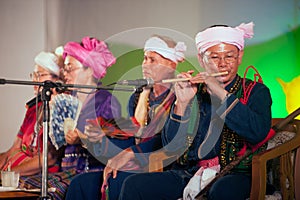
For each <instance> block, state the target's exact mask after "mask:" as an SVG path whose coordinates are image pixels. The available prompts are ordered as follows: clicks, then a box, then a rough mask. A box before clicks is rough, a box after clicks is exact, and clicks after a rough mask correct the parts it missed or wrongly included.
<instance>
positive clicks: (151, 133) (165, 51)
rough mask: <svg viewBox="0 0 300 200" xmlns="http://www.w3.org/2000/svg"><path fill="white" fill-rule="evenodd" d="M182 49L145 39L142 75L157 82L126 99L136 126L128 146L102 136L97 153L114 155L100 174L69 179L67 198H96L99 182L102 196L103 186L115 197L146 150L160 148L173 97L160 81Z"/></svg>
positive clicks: (160, 38)
mask: <svg viewBox="0 0 300 200" xmlns="http://www.w3.org/2000/svg"><path fill="white" fill-rule="evenodd" d="M185 51H186V46H185V44H184V43H183V42H177V43H176V42H175V41H173V40H172V39H171V38H169V37H166V36H160V35H155V36H153V37H151V38H149V39H148V40H147V41H146V43H145V46H144V60H143V64H142V69H143V76H144V77H143V78H151V79H153V81H154V82H156V83H157V84H154V85H153V87H151V88H150V87H144V88H143V91H142V92H140V91H139V92H136V93H135V94H133V95H132V96H131V97H130V99H129V103H128V114H129V116H130V119H131V122H132V124H133V126H134V127H136V129H135V131H132V132H133V134H134V137H131V138H128V139H126V141H127V144H128V146H127V147H125V146H124V140H123V141H122V140H120V139H116V138H109V139H108V138H107V137H103V138H102V141H101V143H100V145H99V146H100V148H98V150H97V152H96V154H98V155H103V156H107V157H109V155H111V154H112V153H114V155H113V157H111V158H110V159H109V160H108V162H107V166H106V167H105V169H104V172H103V173H102V172H98V173H97V172H95V173H87V174H82V175H80V176H77V177H76V178H75V179H74V180H72V182H71V185H70V186H69V188H68V192H67V196H66V199H72V200H74V199H99V198H100V194H101V193H100V190H99V187H100V186H101V184H102V182H103V183H104V184H102V199H103V198H104V196H105V194H106V191H105V188H106V186H108V196H109V199H110V200H114V199H117V198H118V196H119V193H120V189H121V186H122V183H123V180H124V179H125V178H126V177H127V176H129V175H131V174H132V173H136V171H144V169H145V167H146V166H147V164H148V156H149V153H150V152H152V151H155V150H157V149H160V148H161V137H160V133H161V129H162V127H163V125H164V122H165V121H166V119H167V116H168V113H169V111H170V108H171V105H172V104H173V102H174V100H175V94H174V92H173V91H172V90H171V86H172V84H170V83H159V82H161V81H162V80H164V79H171V78H174V76H175V70H176V67H177V64H178V63H179V62H182V61H184V58H185V57H184V52H185ZM117 131H119V130H116V131H115V132H117ZM91 134H92V133H91ZM91 134H89V135H91ZM121 144H122V145H121ZM116 147H118V149H119V151H120V148H124V147H125V148H126V149H125V148H124V149H125V150H123V151H121V152H119V153H118V154H115V151H114V150H115V149H116ZM146 168H147V167H146ZM124 171H127V172H124ZM128 171H129V172H128ZM110 174H111V175H112V176H111V177H110V178H109V176H110Z"/></svg>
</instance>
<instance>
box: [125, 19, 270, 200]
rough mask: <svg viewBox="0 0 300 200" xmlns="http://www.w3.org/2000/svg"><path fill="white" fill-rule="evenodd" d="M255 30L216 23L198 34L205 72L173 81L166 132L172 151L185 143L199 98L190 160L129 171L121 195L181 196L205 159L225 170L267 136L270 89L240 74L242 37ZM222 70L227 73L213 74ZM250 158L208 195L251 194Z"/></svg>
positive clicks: (164, 136) (165, 140) (165, 141)
mask: <svg viewBox="0 0 300 200" xmlns="http://www.w3.org/2000/svg"><path fill="white" fill-rule="evenodd" d="M252 35H253V23H248V24H241V25H240V26H238V27H228V26H213V27H209V28H207V29H205V30H204V31H202V32H199V33H198V34H197V36H196V46H197V49H198V58H199V62H200V64H201V66H202V67H203V68H204V69H205V71H204V72H200V73H199V74H197V75H196V76H195V77H191V72H186V73H181V74H180V75H179V77H183V78H191V80H190V81H189V82H188V81H186V82H177V83H176V84H175V93H176V98H177V99H176V103H175V104H174V106H173V108H172V110H171V113H170V117H169V119H168V121H167V123H166V126H165V127H164V130H163V132H162V142H163V145H164V146H165V148H166V149H167V150H168V151H170V152H176V151H177V150H178V149H179V148H181V147H183V146H185V143H186V140H185V139H184V138H187V130H188V126H189V123H188V122H189V121H190V122H192V121H194V120H192V117H191V116H192V115H191V113H192V110H191V103H192V100H193V99H194V97H196V98H197V100H198V103H199V106H198V107H199V112H198V117H197V118H196V119H198V120H197V121H196V122H197V123H194V125H196V127H195V128H196V129H195V130H196V132H195V134H196V135H195V136H194V137H193V140H192V142H190V143H189V147H188V151H187V152H186V154H185V155H186V158H187V159H186V160H183V161H185V162H176V163H174V165H173V168H172V170H169V171H165V172H160V173H147V174H137V175H134V176H130V177H129V178H128V179H126V180H125V181H124V184H123V188H122V191H121V194H120V199H122V200H125V199H126V200H127V199H128V200H129V199H135V200H138V199H143V200H147V199H149V200H150V199H178V198H181V197H182V196H183V191H184V188H185V186H186V185H187V183H188V182H189V180H190V179H191V178H192V176H193V175H194V174H195V173H196V172H197V171H198V169H199V168H200V166H202V167H203V166H204V165H203V162H204V161H205V160H210V159H213V158H218V159H219V164H220V166H221V169H223V168H224V166H226V165H227V164H228V163H230V162H231V161H232V160H234V159H236V158H237V156H238V155H240V154H242V153H244V150H245V148H247V147H249V146H251V145H254V144H257V143H259V142H261V141H262V140H263V139H264V138H265V137H266V136H267V134H268V132H269V130H270V127H271V104H272V100H271V96H270V92H269V89H268V88H267V87H266V86H265V85H263V84H261V83H259V81H258V82H256V81H251V80H249V79H244V78H241V77H240V76H239V75H238V74H237V71H238V67H239V65H240V64H241V62H242V57H243V54H244V51H243V50H244V38H250V37H252ZM219 72H223V73H224V75H220V76H218V77H214V76H211V74H214V73H219ZM199 83H200V84H199ZM260 150H261V149H258V150H257V151H260ZM257 151H256V152H257ZM251 159H252V157H248V158H247V159H245V160H244V161H242V162H241V163H240V164H239V165H237V166H236V167H235V168H233V169H232V170H231V172H230V173H229V174H228V175H225V176H224V177H222V178H220V179H218V180H217V181H216V182H215V183H214V184H213V185H212V187H211V188H210V189H209V192H208V194H207V198H208V199H218V200H220V199H226V200H227V199H231V200H232V199H243V200H244V199H246V198H248V197H249V196H250V189H251ZM213 160H215V159H213ZM199 165H200V166H199ZM206 165H207V166H209V165H210V163H209V162H208V163H206ZM194 197H195V196H194ZM194 197H188V196H185V197H184V198H185V199H193V198H194Z"/></svg>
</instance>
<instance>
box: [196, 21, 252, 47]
mask: <svg viewBox="0 0 300 200" xmlns="http://www.w3.org/2000/svg"><path fill="white" fill-rule="evenodd" d="M253 26H254V24H253V22H250V23H248V24H245V23H242V24H240V25H239V26H237V27H234V28H233V27H225V26H215V27H211V28H208V29H205V30H204V31H202V32H199V33H198V34H197V35H196V38H195V40H196V46H197V49H198V51H199V52H200V53H204V52H205V51H206V50H207V49H208V48H209V47H212V46H214V45H217V44H219V43H222V42H224V43H228V44H233V45H235V46H236V47H237V48H239V49H240V50H242V49H244V38H252V36H253Z"/></svg>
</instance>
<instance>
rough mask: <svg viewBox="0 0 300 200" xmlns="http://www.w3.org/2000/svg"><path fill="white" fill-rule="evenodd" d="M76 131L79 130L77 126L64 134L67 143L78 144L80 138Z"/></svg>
mask: <svg viewBox="0 0 300 200" xmlns="http://www.w3.org/2000/svg"><path fill="white" fill-rule="evenodd" d="M78 132H80V131H79V130H78V129H77V128H76V129H75V130H69V131H68V132H67V134H66V135H65V140H66V142H67V143H68V144H78V143H79V141H80V138H79V136H78Z"/></svg>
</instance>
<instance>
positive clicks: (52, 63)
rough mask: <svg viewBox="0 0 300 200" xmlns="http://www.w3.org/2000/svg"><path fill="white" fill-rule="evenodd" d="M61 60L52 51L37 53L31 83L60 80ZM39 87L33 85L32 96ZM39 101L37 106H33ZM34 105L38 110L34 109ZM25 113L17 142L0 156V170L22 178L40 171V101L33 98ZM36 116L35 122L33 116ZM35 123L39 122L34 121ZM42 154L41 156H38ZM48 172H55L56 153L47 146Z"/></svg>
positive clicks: (36, 92)
mask: <svg viewBox="0 0 300 200" xmlns="http://www.w3.org/2000/svg"><path fill="white" fill-rule="evenodd" d="M59 59H60V57H59V56H57V55H55V54H53V53H51V52H44V51H42V52H40V53H39V54H38V55H37V56H36V57H35V59H34V62H35V65H34V71H33V72H32V73H31V74H30V77H31V78H32V80H33V81H36V82H43V81H46V80H49V81H53V82H56V81H58V80H60V78H59V77H60V68H61V66H59V61H60V60H59ZM38 92H39V91H38V86H34V94H35V95H37V94H38ZM36 102H38V105H36ZM36 106H37V107H38V108H36ZM26 108H27V111H26V114H25V118H24V121H23V124H22V125H21V128H20V130H19V132H18V134H17V136H16V139H15V141H14V143H13V145H12V146H11V148H9V149H8V150H7V151H6V152H4V153H1V154H0V169H1V170H7V169H10V170H12V171H16V172H20V174H21V175H33V174H37V173H38V172H40V166H39V158H38V143H40V145H41V149H40V150H41V152H42V132H43V130H42V121H43V119H42V102H41V101H40V98H39V97H35V98H34V99H32V100H30V101H28V102H27V104H26ZM37 110H38V113H36V111H37ZM37 116H38V119H36V117H37ZM37 121H38V122H37ZM40 155H42V153H41V154H40ZM48 155H49V157H48V166H49V171H58V168H57V167H56V166H55V163H56V159H57V153H56V152H55V150H54V148H53V147H52V145H49V154H48Z"/></svg>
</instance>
